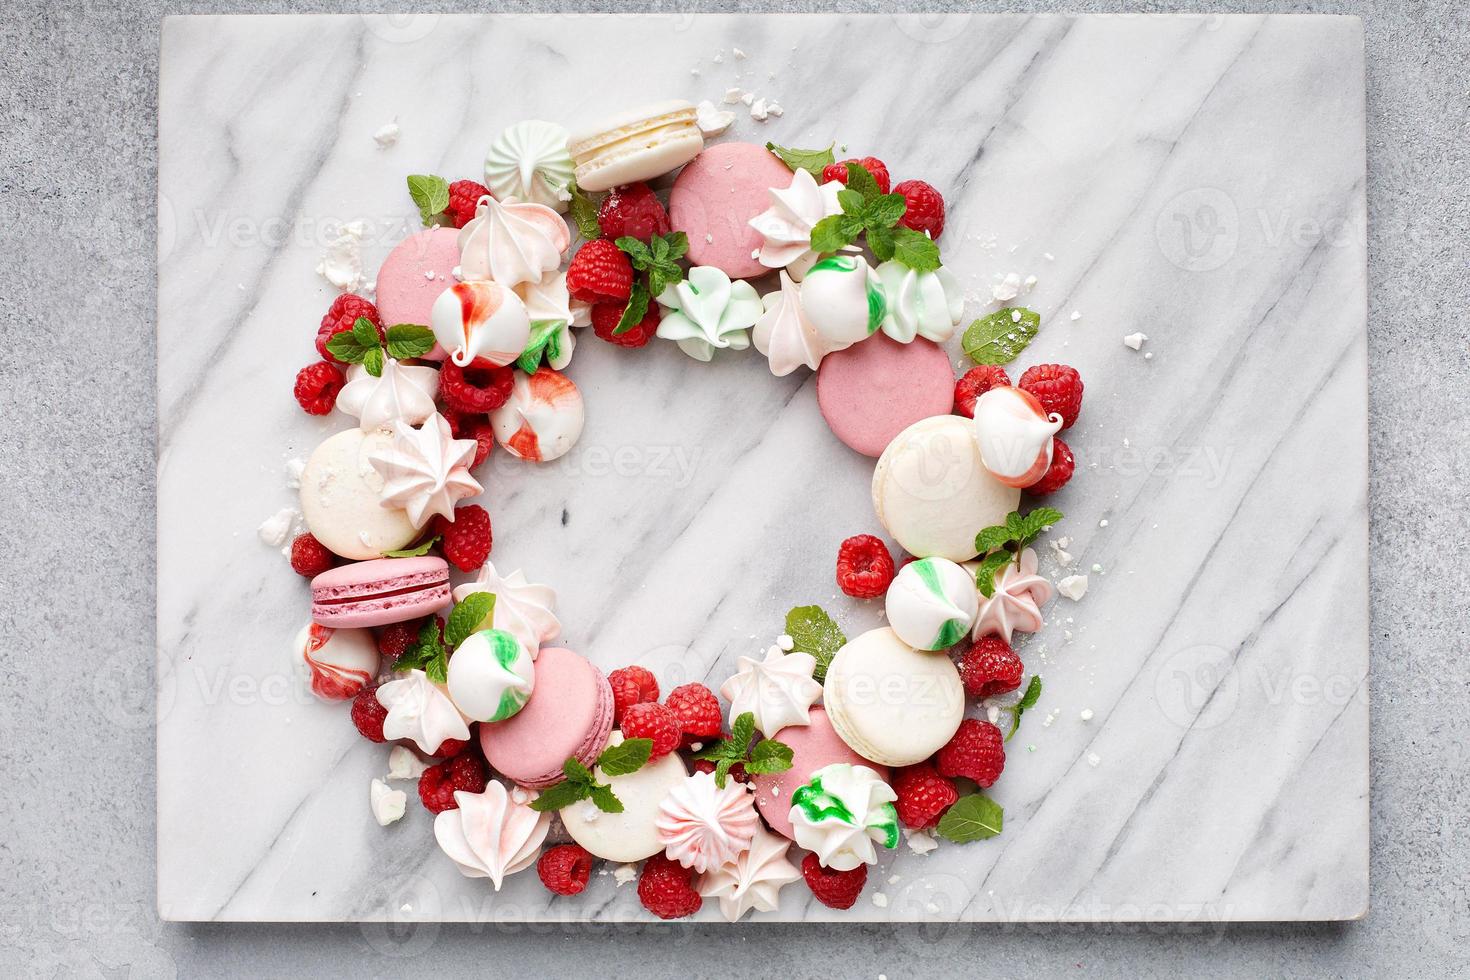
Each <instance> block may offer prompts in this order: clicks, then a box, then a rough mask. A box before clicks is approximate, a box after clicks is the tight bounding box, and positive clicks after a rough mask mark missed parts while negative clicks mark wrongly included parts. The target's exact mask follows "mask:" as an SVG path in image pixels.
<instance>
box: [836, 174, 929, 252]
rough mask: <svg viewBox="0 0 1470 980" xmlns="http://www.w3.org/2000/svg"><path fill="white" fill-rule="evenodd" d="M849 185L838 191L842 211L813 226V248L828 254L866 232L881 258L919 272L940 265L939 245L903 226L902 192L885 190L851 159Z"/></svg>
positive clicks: (864, 234) (903, 201)
mask: <svg viewBox="0 0 1470 980" xmlns="http://www.w3.org/2000/svg"><path fill="white" fill-rule="evenodd" d="M846 166H847V186H846V187H845V188H844V189H842V190H840V191H838V192H837V203H838V204H840V205H841V206H842V213H841V214H833V215H828V216H827V217H825V218H823V219H822V220H821V221H818V222H817V223H816V225H815V226H814V227H813V228H812V237H811V245H812V251H814V252H819V253H821V254H824V255H825V254H828V253H831V252H836V251H839V250H840V249H843V248H846V247H847V246H849V245H851V244H852V243H853V242H855V241H857V239H858V237H859V236H865V237H866V239H867V243H868V247H869V248H870V249H872V250H873V256H874V257H875V258H877V259H878V261H879V262H887V261H888V260H890V259H897V260H898V261H899V262H902V263H903V264H904V265H906V266H908V267H909V268H911V269H914V270H917V271H919V272H933V271H934V270H935V269H937V268H939V246H938V245H935V244H934V242H933V241H932V240H931V239H930V238H929V236H928V235H925V234H924V233H923V232H918V231H914V230H913V229H912V228H904V227H900V226H899V224H898V222H899V221H900V220H901V219H902V218H903V216H904V213H905V212H906V211H907V210H908V201H907V200H905V199H904V196H903V195H902V194H884V193H882V192H881V191H880V190H879V188H878V181H877V180H876V179H875V178H874V177H873V175H872V174H871V173H870V172H869V171H868V169H867V168H866V167H864V166H863V165H862V164H860V163H856V162H854V161H852V160H849V161H847V164H846Z"/></svg>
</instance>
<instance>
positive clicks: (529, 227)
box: [459, 194, 572, 289]
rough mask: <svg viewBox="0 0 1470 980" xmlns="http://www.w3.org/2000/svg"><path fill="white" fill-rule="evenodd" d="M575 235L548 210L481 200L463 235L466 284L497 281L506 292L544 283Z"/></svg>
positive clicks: (462, 262)
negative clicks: (513, 288)
mask: <svg viewBox="0 0 1470 980" xmlns="http://www.w3.org/2000/svg"><path fill="white" fill-rule="evenodd" d="M571 243H572V233H571V231H570V230H569V229H568V228H567V223H566V222H565V221H564V220H562V217H561V215H559V214H557V213H556V212H555V211H553V210H552V209H551V208H549V207H547V206H546V205H544V204H534V203H529V202H527V203H517V202H514V201H512V202H509V203H501V202H500V201H497V200H495V198H493V197H491V196H490V195H488V194H487V195H485V196H484V197H482V198H480V202H479V204H477V205H476V207H475V216H474V217H473V218H471V219H470V221H469V223H468V224H466V225H465V226H464V227H463V228H461V229H460V232H459V269H460V274H461V275H462V276H463V277H464V279H465V280H474V279H481V280H483V279H493V280H495V281H496V282H498V283H500V284H501V285H502V286H504V287H506V288H507V289H509V288H512V287H515V286H518V285H520V284H521V283H523V282H540V281H541V279H542V277H543V276H545V275H546V274H547V273H548V272H551V271H552V270H554V269H555V268H556V267H557V266H559V265H561V256H562V253H563V252H565V251H566V250H567V247H568V246H569V245H571Z"/></svg>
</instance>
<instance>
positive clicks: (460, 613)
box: [444, 592, 495, 647]
mask: <svg viewBox="0 0 1470 980" xmlns="http://www.w3.org/2000/svg"><path fill="white" fill-rule="evenodd" d="M494 615H495V593H494V592H471V593H470V594H469V595H467V596H465V597H464V598H463V599H461V600H460V601H459V602H457V603H455V604H454V608H453V609H452V610H450V613H449V620H448V621H447V622H446V623H445V624H444V642H445V644H447V645H448V646H451V647H457V646H459V645H460V644H461V643H463V642H464V641H465V640H467V639H469V637H470V634H471V633H474V632H475V631H477V630H478V629H479V628H480V624H481V623H483V622H485V621H486V620H492V621H493V619H492V617H494Z"/></svg>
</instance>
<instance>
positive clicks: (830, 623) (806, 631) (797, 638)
mask: <svg viewBox="0 0 1470 980" xmlns="http://www.w3.org/2000/svg"><path fill="white" fill-rule="evenodd" d="M786 635H787V636H789V637H791V639H792V640H793V641H794V643H795V646H794V647H793V648H792V649H795V650H800V651H802V652H803V653H809V654H811V655H812V656H813V657H815V658H816V661H817V668H816V670H815V671H813V674H812V676H813V677H815V678H816V679H817V680H818V681H822V680H825V679H826V677H827V665H828V664H830V663H831V662H832V658H833V657H834V656H836V655H837V651H838V650H841V649H842V648H843V647H844V646H846V645H847V637H846V635H844V634H843V632H842V629H841V628H840V627H839V626H838V625H837V623H836V622H835V621H834V620H833V619H832V617H831V616H829V615H827V613H826V611H825V610H824V609H822V607H821V606H797V607H796V608H795V609H793V610H791V611H790V612H788V613H787V614H786Z"/></svg>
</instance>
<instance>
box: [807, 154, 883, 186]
mask: <svg viewBox="0 0 1470 980" xmlns="http://www.w3.org/2000/svg"><path fill="white" fill-rule="evenodd" d="M849 163H859V164H862V166H863V169H864V170H866V171H867V172H868V173H870V174H872V175H873V179H874V180H875V181H877V182H878V193H880V194H887V193H888V186H889V181H890V180H891V178H890V177H889V176H888V168H887V167H886V166H884V165H883V161H882V160H879V159H878V158H877V157H863V158H862V159H861V160H859V159H857V158H856V157H854V158H852V159H848V160H839V161H837V162H836V163H829V164H827V165H826V166H825V167H823V168H822V183H824V184H825V183H827V182H828V181H829V180H835V181H837V182H838V183H839V184H846V183H847V165H848V164H849Z"/></svg>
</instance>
